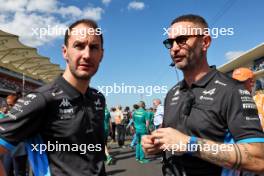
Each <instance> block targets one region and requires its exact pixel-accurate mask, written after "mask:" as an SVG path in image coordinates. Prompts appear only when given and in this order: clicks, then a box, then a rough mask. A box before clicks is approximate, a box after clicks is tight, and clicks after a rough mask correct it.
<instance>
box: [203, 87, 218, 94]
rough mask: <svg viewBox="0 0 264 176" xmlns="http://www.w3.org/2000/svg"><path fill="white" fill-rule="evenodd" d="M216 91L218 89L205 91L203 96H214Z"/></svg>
mask: <svg viewBox="0 0 264 176" xmlns="http://www.w3.org/2000/svg"><path fill="white" fill-rule="evenodd" d="M215 89H216V88H214V89H211V90H204V91H203V94H204V95H213V94H214V93H215Z"/></svg>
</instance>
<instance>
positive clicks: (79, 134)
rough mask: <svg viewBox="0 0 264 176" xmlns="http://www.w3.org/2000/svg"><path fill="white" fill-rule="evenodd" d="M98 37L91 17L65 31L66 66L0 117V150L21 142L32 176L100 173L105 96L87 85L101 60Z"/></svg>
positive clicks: (100, 47) (100, 44) (102, 166)
mask: <svg viewBox="0 0 264 176" xmlns="http://www.w3.org/2000/svg"><path fill="white" fill-rule="evenodd" d="M103 51H104V50H103V36H102V33H101V31H100V28H98V26H97V24H96V22H94V21H93V20H88V19H84V20H79V21H76V22H75V23H73V24H72V25H71V26H70V27H69V29H68V30H67V31H66V33H65V38H64V45H63V47H62V54H63V57H64V58H65V60H66V69H65V72H64V73H63V75H62V76H59V77H58V78H57V79H56V80H55V81H53V82H52V83H50V84H48V85H45V86H43V87H41V88H39V89H37V90H36V91H34V92H32V93H30V94H28V95H27V96H25V98H23V99H19V100H18V102H17V103H16V104H15V105H14V107H13V108H12V109H11V110H10V112H9V113H8V114H7V117H6V118H4V119H1V120H0V127H1V128H0V145H1V148H0V151H1V152H5V151H6V149H7V150H10V151H12V149H13V148H14V146H15V145H16V144H18V143H19V142H20V141H25V142H26V148H27V151H28V156H29V160H30V163H31V167H32V169H33V172H34V175H36V176H43V175H46V176H48V175H60V176H66V175H67V176H69V175H74V176H86V175H91V176H104V175H106V174H105V167H104V159H105V156H104V147H105V144H104V126H103V121H104V109H105V98H104V96H103V95H102V94H100V93H98V91H97V90H95V89H93V88H90V87H89V83H90V81H91V78H92V76H93V75H94V74H95V73H96V72H97V69H98V67H99V64H100V62H101V60H102V58H103Z"/></svg>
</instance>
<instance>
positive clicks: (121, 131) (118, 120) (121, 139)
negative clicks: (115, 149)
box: [115, 105, 126, 148]
mask: <svg viewBox="0 0 264 176" xmlns="http://www.w3.org/2000/svg"><path fill="white" fill-rule="evenodd" d="M123 119H124V116H123V112H122V107H121V106H120V105H118V106H117V107H116V113H115V124H116V130H117V142H118V145H119V147H122V148H125V145H124V144H125V132H126V129H125V125H124V124H123Z"/></svg>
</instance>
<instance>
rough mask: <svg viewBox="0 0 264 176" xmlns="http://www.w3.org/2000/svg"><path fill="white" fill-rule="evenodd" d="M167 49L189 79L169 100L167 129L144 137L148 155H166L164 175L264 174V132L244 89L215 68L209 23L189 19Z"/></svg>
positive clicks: (173, 31)
mask: <svg viewBox="0 0 264 176" xmlns="http://www.w3.org/2000/svg"><path fill="white" fill-rule="evenodd" d="M163 43H164V45H165V47H166V48H167V49H169V51H170V55H171V58H172V60H173V62H174V64H175V66H176V67H177V68H178V69H180V70H181V71H182V72H183V75H184V79H183V80H182V81H180V82H179V83H178V84H177V85H175V86H174V87H173V88H172V89H171V90H170V91H169V92H168V94H167V96H166V99H165V112H164V119H163V128H160V129H157V130H156V131H154V132H153V133H152V134H151V135H146V136H143V138H142V146H143V148H144V151H145V152H146V153H148V154H155V153H158V152H163V154H164V156H165V157H164V165H163V173H164V175H187V176H190V175H202V176H212V175H214V176H220V175H239V171H240V170H249V171H252V172H264V155H263V153H264V151H263V148H264V144H263V142H264V133H263V131H262V129H261V126H260V121H259V118H258V114H257V109H256V105H255V104H254V101H253V100H252V97H251V95H250V93H249V92H248V91H247V90H246V89H245V88H244V87H243V85H241V84H239V83H238V82H236V81H234V80H232V79H231V78H229V77H227V76H226V75H224V74H222V73H220V72H218V71H217V70H216V69H215V68H214V67H210V66H209V65H208V62H207V56H206V55H207V50H208V48H209V46H210V44H211V37H210V35H209V31H208V25H207V22H206V21H205V20H204V19H203V18H202V17H200V16H198V15H183V16H180V17H178V18H176V19H175V20H173V22H172V23H171V27H170V30H169V33H168V39H166V40H165V41H164V42H163Z"/></svg>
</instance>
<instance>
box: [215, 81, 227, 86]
mask: <svg viewBox="0 0 264 176" xmlns="http://www.w3.org/2000/svg"><path fill="white" fill-rule="evenodd" d="M214 83H215V84H219V85H221V86H226V85H227V84H225V83H223V82H221V81H219V80H215V82H214Z"/></svg>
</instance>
